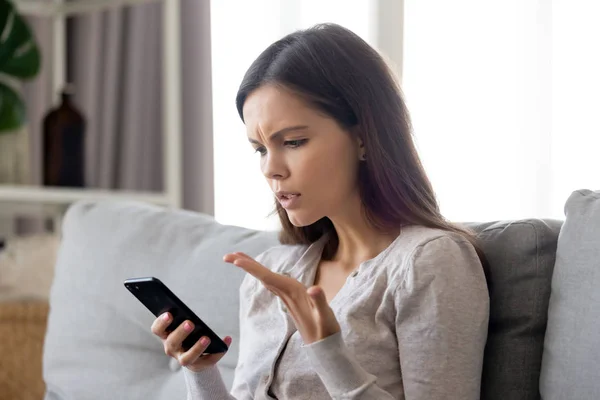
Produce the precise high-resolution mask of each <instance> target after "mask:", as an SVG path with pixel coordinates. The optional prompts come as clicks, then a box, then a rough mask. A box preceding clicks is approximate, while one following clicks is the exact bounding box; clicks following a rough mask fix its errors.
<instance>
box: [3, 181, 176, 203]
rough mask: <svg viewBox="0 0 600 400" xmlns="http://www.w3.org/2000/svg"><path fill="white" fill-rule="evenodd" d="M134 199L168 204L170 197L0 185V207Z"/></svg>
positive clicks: (150, 194) (121, 192) (99, 190)
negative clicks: (6, 205) (7, 204)
mask: <svg viewBox="0 0 600 400" xmlns="http://www.w3.org/2000/svg"><path fill="white" fill-rule="evenodd" d="M100 199H115V200H134V201H142V202H146V203H153V204H158V205H169V204H170V199H169V197H168V196H166V195H165V194H162V193H147V192H130V191H118V190H101V189H77V188H73V189H70V188H59V187H56V188H55V187H38V186H18V185H15V186H9V185H0V207H2V206H3V205H2V203H4V202H7V203H15V204H24V203H30V204H41V205H69V204H71V203H74V202H76V201H79V200H100Z"/></svg>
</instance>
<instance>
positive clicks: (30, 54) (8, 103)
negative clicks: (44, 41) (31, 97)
mask: <svg viewBox="0 0 600 400" xmlns="http://www.w3.org/2000/svg"><path fill="white" fill-rule="evenodd" d="M39 70H40V51H39V48H38V45H37V42H36V40H35V37H34V36H33V33H32V32H31V29H30V28H29V26H28V25H27V22H26V21H25V19H24V18H23V17H22V16H21V15H19V13H18V12H17V10H16V8H15V6H14V4H12V2H11V1H9V0H0V134H3V133H6V132H12V131H15V130H16V129H18V128H20V127H21V126H22V125H23V124H24V123H25V120H26V112H25V103H24V102H23V99H22V98H21V96H20V95H19V94H18V92H17V91H16V90H15V88H14V83H15V82H18V81H20V80H26V79H31V78H33V77H35V76H36V75H37V74H38V72H39Z"/></svg>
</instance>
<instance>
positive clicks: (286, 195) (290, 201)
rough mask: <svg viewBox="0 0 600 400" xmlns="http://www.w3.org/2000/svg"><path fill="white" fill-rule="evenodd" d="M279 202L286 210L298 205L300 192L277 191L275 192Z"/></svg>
mask: <svg viewBox="0 0 600 400" xmlns="http://www.w3.org/2000/svg"><path fill="white" fill-rule="evenodd" d="M275 194H276V196H277V200H278V201H279V204H281V206H282V207H283V208H285V209H286V210H290V209H293V208H296V207H299V206H300V203H299V201H300V193H297V192H283V191H279V192H277V193H275Z"/></svg>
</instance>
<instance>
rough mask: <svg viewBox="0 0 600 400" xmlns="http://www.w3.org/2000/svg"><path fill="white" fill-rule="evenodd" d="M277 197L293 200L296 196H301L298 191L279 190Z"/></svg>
mask: <svg viewBox="0 0 600 400" xmlns="http://www.w3.org/2000/svg"><path fill="white" fill-rule="evenodd" d="M276 195H277V198H278V199H279V200H291V199H293V198H295V197H298V196H300V193H296V192H277V193H276Z"/></svg>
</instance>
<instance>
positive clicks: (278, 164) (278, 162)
mask: <svg viewBox="0 0 600 400" xmlns="http://www.w3.org/2000/svg"><path fill="white" fill-rule="evenodd" d="M261 169H262V173H263V175H264V176H265V178H267V179H283V178H285V177H286V176H287V175H288V170H287V167H286V165H285V162H284V160H283V158H282V157H281V156H278V155H277V154H276V153H274V152H269V153H267V154H266V155H265V156H264V158H263V162H262V165H261Z"/></svg>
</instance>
